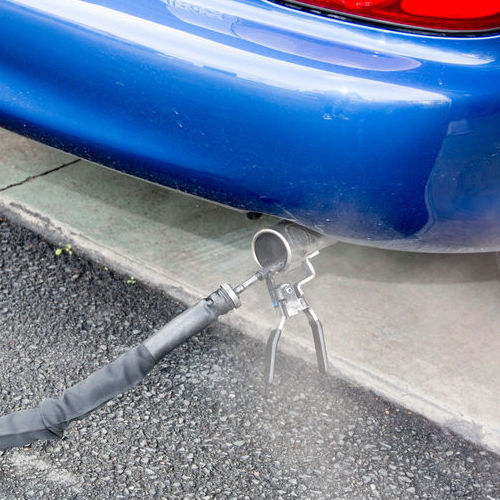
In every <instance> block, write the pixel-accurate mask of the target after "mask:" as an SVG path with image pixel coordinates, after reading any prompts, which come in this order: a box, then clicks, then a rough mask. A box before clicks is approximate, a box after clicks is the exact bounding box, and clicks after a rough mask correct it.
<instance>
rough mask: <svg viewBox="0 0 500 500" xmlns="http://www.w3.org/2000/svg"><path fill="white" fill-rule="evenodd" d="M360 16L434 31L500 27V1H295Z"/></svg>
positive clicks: (475, 30)
mask: <svg viewBox="0 0 500 500" xmlns="http://www.w3.org/2000/svg"><path fill="white" fill-rule="evenodd" d="M293 1H294V2H295V3H298V4H301V5H309V6H312V7H316V8H317V7H319V8H321V9H325V10H327V11H329V12H332V13H338V14H344V15H346V16H353V17H356V18H358V19H366V20H371V21H379V22H384V23H389V24H393V25H399V26H405V27H411V28H419V29H426V30H434V31H451V32H477V31H491V30H496V29H500V0H293Z"/></svg>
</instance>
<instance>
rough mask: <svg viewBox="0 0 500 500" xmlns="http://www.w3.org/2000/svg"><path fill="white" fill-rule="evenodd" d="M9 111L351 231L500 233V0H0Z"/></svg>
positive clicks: (131, 159) (487, 243)
mask: <svg viewBox="0 0 500 500" xmlns="http://www.w3.org/2000/svg"><path fill="white" fill-rule="evenodd" d="M0 27H1V29H0V126H2V127H6V128H8V129H10V130H13V131H15V132H18V133H21V134H24V135H26V136H29V137H31V138H33V139H35V140H38V141H40V142H43V143H46V144H49V145H51V146H55V147H57V148H60V149H62V150H65V151H68V152H70V153H73V154H75V155H77V156H79V157H82V158H86V159H88V160H91V161H94V162H98V163H101V164H104V165H107V166H109V167H112V168H116V169H118V170H122V171H124V172H127V173H129V174H132V175H135V176H138V177H142V178H145V179H148V180H150V181H153V182H156V183H159V184H163V185H165V186H169V187H172V188H175V189H178V190H182V191H184V192H187V193H191V194H193V195H196V196H200V197H203V198H207V199H210V200H214V201H217V202H220V203H223V204H226V205H229V206H232V207H235V208H237V209H241V210H246V211H252V212H260V213H267V214H272V215H275V216H278V217H281V218H284V219H288V220H292V221H295V222H297V223H298V224H301V225H304V226H307V227H309V228H312V229H315V230H317V231H319V232H321V233H323V234H327V235H332V236H334V237H335V238H337V239H339V240H343V241H350V242H355V243H360V244H365V245H373V246H378V247H384V248H393V249H400V250H412V251H429V252H435V251H437V252H469V251H492V250H500V2H498V0H475V1H474V2H472V1H466V0H464V1H458V0H457V1H454V0H432V1H431V0H300V1H296V0H291V1H289V0H277V1H275V2H272V1H267V0H141V1H137V0H134V1H132V0H93V1H92V0H88V1H82V0H44V1H40V0H0Z"/></svg>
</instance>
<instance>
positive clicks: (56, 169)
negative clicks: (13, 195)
mask: <svg viewBox="0 0 500 500" xmlns="http://www.w3.org/2000/svg"><path fill="white" fill-rule="evenodd" d="M79 161H81V159H80V158H76V159H75V160H72V161H70V162H68V163H64V164H63V165H59V166H58V167H54V168H51V169H50V170H46V171H45V172H42V173H41V174H37V175H29V176H28V177H26V178H25V179H23V180H22V181H19V182H14V183H12V184H9V185H8V186H5V187H2V188H0V193H2V192H3V191H7V190H8V189H11V188H13V187H17V186H22V185H23V184H26V183H28V182H30V181H32V180H33V179H38V178H39V177H43V176H44V175H48V174H51V173H53V172H57V171H58V170H61V169H62V168H64V167H69V166H70V165H74V164H75V163H78V162H79Z"/></svg>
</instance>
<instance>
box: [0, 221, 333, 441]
mask: <svg viewBox="0 0 500 500" xmlns="http://www.w3.org/2000/svg"><path fill="white" fill-rule="evenodd" d="M330 243H331V240H328V239H326V238H323V237H322V236H321V235H319V234H317V233H313V232H311V231H309V230H307V229H304V228H300V227H298V226H294V225H293V224H291V223H283V224H278V225H277V226H275V227H273V228H269V229H263V230H261V231H259V232H258V233H257V234H256V235H255V237H254V238H253V242H252V251H253V254H254V257H255V260H256V261H257V263H258V264H259V266H260V267H261V269H260V270H259V271H257V272H256V273H255V274H254V275H252V276H251V277H250V278H249V279H247V280H246V281H244V282H243V283H241V284H240V285H238V286H236V287H234V288H233V287H231V286H230V285H228V284H227V283H224V284H223V285H221V286H220V287H219V288H218V289H217V290H216V291H215V292H213V293H212V294H210V295H209V296H208V297H207V298H204V299H202V300H200V301H199V302H197V303H196V304H194V305H193V306H191V307H190V308H188V309H186V310H185V311H184V312H183V313H181V314H180V315H178V316H176V317H175V318H174V319H172V320H171V321H170V322H169V323H167V324H166V325H165V326H163V328H161V329H160V330H158V331H157V332H156V333H154V334H153V335H151V336H150V337H149V338H147V339H146V340H145V341H144V342H142V343H141V344H139V345H138V346H136V347H134V348H132V349H130V350H129V351H127V352H126V353H125V354H123V355H122V356H120V357H119V358H118V359H116V360H115V361H113V362H111V363H109V364H108V365H106V366H104V367H103V368H101V369H100V370H98V371H96V372H94V373H92V374H91V375H90V376H89V377H87V378H86V379H85V380H83V381H81V382H79V383H78V384H76V385H74V386H72V387H70V388H68V389H66V390H65V391H64V392H63V394H62V395H61V396H60V397H59V398H56V399H54V398H49V399H44V400H43V401H42V402H41V404H40V406H39V407H37V408H32V409H27V410H21V411H18V412H14V413H11V414H10V415H6V416H4V417H1V418H0V450H1V449H6V448H13V447H17V446H24V445H27V444H30V443H32V442H34V441H38V440H53V439H58V438H61V437H62V435H63V433H64V431H65V429H66V428H67V427H68V425H69V424H70V423H71V422H73V421H75V420H81V419H83V418H85V417H86V416H88V415H89V414H90V413H91V412H92V411H94V410H96V409H98V408H100V407H101V406H102V405H104V404H105V403H106V402H107V401H109V400H111V399H112V398H114V397H115V396H117V395H118V394H121V393H123V392H125V391H127V390H128V389H130V388H132V387H133V386H135V385H137V384H138V383H139V382H140V381H141V380H142V379H143V378H144V377H145V376H146V375H147V374H148V373H149V372H150V371H151V370H152V369H153V368H154V366H155V365H156V364H157V363H158V362H159V361H160V360H161V359H163V358H164V357H165V356H166V355H167V354H168V353H170V352H171V351H172V350H173V349H175V348H176V347H177V346H179V345H180V344H182V343H184V342H186V341H187V340H188V339H189V338H191V337H192V336H193V335H195V334H196V333H198V332H200V331H201V330H203V329H204V328H206V327H207V326H208V325H209V324H211V323H212V322H214V321H215V320H216V319H217V318H218V317H219V316H221V315H224V314H226V313H228V312H229V311H231V310H233V309H235V308H237V307H240V305H241V303H240V294H241V293H243V292H244V291H245V290H246V289H247V288H248V287H250V286H251V285H253V284H254V283H256V282H258V281H260V280H266V281H267V284H268V289H269V291H270V293H271V297H272V298H273V304H274V305H275V307H278V306H279V308H280V311H281V313H282V320H281V321H280V327H279V330H274V331H273V333H272V334H271V337H272V339H270V343H269V342H268V347H267V350H266V358H267V359H266V382H267V383H271V382H272V378H273V374H274V356H275V353H276V347H277V342H278V340H279V336H280V334H281V329H282V327H283V324H284V319H285V318H287V317H290V316H293V315H295V314H297V313H298V312H304V313H305V314H306V316H307V318H308V320H309V323H310V324H311V328H312V330H313V336H314V342H315V346H316V353H317V356H318V363H319V366H320V371H321V372H322V373H324V372H326V370H327V364H328V361H327V358H326V346H325V342H324V338H323V330H322V327H321V323H320V322H319V320H318V318H317V317H316V315H315V314H314V312H313V311H312V309H311V308H310V307H309V305H308V304H307V302H306V301H305V299H304V297H303V293H302V289H301V286H302V285H303V284H304V283H305V282H307V281H309V280H310V279H312V278H313V277H314V275H315V273H314V269H313V267H312V265H311V263H310V261H309V259H310V258H311V257H312V256H314V255H316V254H317V251H318V249H319V248H322V247H324V246H325V245H326V244H330ZM311 251H312V252H313V253H312V254H311V253H310V252H311ZM300 262H302V263H304V265H305V268H306V270H307V271H308V275H307V276H306V278H304V279H302V280H301V281H300V282H297V283H295V284H290V283H281V284H279V285H277V284H276V281H275V277H276V275H277V273H279V272H281V271H284V270H286V269H291V268H293V267H294V266H296V265H297V264H298V263H300ZM277 332H278V333H277ZM271 340H272V341H271ZM271 344H272V345H271ZM270 345H271V347H270Z"/></svg>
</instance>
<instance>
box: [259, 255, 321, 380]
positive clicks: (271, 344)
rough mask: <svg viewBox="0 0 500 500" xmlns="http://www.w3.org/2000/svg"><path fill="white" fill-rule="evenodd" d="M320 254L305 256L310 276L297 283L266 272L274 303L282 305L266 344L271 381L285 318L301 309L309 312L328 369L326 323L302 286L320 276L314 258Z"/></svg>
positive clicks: (267, 371) (319, 359) (267, 368)
mask: <svg viewBox="0 0 500 500" xmlns="http://www.w3.org/2000/svg"><path fill="white" fill-rule="evenodd" d="M318 254H319V252H318V251H316V252H313V253H311V254H309V255H308V256H307V257H306V258H305V261H304V268H305V271H306V277H305V278H303V279H302V280H300V281H298V282H297V283H280V284H277V283H276V282H275V273H268V274H267V276H266V282H267V287H268V290H269V295H270V296H271V300H272V302H273V306H274V307H275V308H278V309H279V312H280V316H281V317H280V321H279V324H278V327H277V328H276V329H274V330H273V331H272V332H271V334H270V335H269V339H268V341H267V346H266V366H265V380H266V383H267V384H268V385H269V384H272V383H273V379H274V369H275V363H276V350H277V348H278V342H279V339H280V337H281V333H282V331H283V327H284V326H285V322H286V320H287V319H288V318H291V317H292V316H296V315H297V314H300V313H304V314H305V315H306V317H307V320H308V321H309V325H310V327H311V330H312V335H313V339H314V346H315V349H316V357H317V360H318V368H319V371H320V373H326V372H327V371H328V356H327V352H326V343H325V336H324V333H323V326H322V324H321V321H320V320H319V318H318V317H317V316H316V313H315V312H314V311H313V309H312V308H311V306H310V305H309V304H308V302H307V301H306V299H305V297H304V292H303V290H302V286H303V285H304V284H306V283H308V282H309V281H311V280H313V279H314V278H315V277H316V271H315V270H314V267H313V265H312V264H311V261H310V259H312V258H313V257H316V256H317V255H318Z"/></svg>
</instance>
